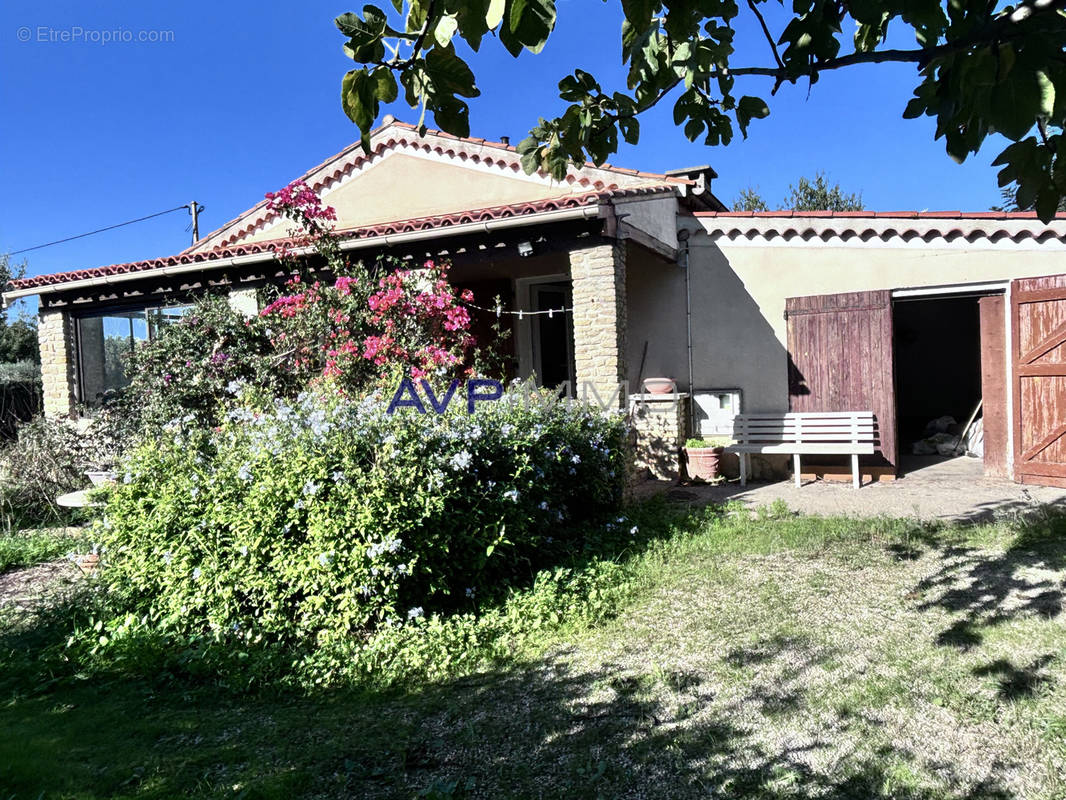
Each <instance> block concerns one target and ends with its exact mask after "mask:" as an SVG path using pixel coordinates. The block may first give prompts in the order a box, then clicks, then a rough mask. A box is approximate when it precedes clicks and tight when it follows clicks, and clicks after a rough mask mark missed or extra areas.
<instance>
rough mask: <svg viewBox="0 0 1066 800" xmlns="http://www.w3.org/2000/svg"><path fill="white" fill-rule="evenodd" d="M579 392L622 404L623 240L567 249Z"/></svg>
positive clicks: (623, 337)
mask: <svg viewBox="0 0 1066 800" xmlns="http://www.w3.org/2000/svg"><path fill="white" fill-rule="evenodd" d="M569 255H570V279H571V281H572V287H573V297H574V313H573V319H574V366H575V370H576V373H577V374H576V375H575V378H576V382H577V386H576V392H575V394H576V395H577V396H578V397H581V398H583V399H587V400H590V401H593V402H597V401H598V402H602V403H604V404H607V403H610V404H611V405H612V406H614V407H616V408H621V407H622V405H623V403H624V401H625V398H624V396H623V392H624V390H623V389H622V387H623V385H624V383H625V381H626V362H625V356H626V348H625V342H626V297H625V287H626V245H625V242H607V243H602V244H596V245H593V246H590V247H584V248H579V249H575V250H571V251H570V254H569Z"/></svg>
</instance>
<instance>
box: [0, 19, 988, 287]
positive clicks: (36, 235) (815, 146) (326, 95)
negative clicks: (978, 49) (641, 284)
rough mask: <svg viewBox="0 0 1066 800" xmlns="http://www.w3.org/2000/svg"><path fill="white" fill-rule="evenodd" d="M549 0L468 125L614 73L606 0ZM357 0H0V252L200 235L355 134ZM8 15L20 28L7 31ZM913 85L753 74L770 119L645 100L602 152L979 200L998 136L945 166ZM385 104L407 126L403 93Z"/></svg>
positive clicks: (32, 266) (850, 76) (867, 190)
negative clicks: (727, 138)
mask: <svg viewBox="0 0 1066 800" xmlns="http://www.w3.org/2000/svg"><path fill="white" fill-rule="evenodd" d="M381 5H383V6H386V7H387V6H389V3H388V2H387V0H385V2H382V3H381ZM769 5H771V6H772V5H773V4H772V3H771V4H769ZM559 7H560V21H559V25H558V27H557V29H556V33H555V35H554V37H553V39H552V41H551V42H550V44H549V46H548V47H547V48H546V50H545V51H544V52H543V53H542V54H540V55H539V56H530V55H528V54H524V55H523V56H522V57H520V58H518V59H512V58H511V57H510V56H509V55H508V54H507V53H506V51H504V50H503V48H502V47H500V46H499V45H498V44H497V43H496V42H495V41H493V40H486V42H485V45H484V46H483V48H482V51H481V53H480V54H477V55H475V56H472V57H471V59H470V61H471V64H472V66H473V67H474V70H475V73H477V74H478V76H479V85H480V87H481V90H482V96H481V97H480V98H478V99H477V100H475V101H473V103H472V111H471V129H472V133H473V135H475V136H484V137H486V138H498V137H499V136H501V135H510V136H511V137H512V140H513V141H518V140H519V139H521V138H522V137H523V136H524V135H525V132H526V131H527V130H528V129H529V127H530V126H531V125H532V124H534V123H535V122H536V117H537V116H538V115H544V116H548V115H551V114H553V113H555V112H557V111H558V110H559V109H560V107H561V103H560V101H559V100H558V98H557V96H556V94H555V86H556V83H557V82H558V80H559V79H560V78H561V77H563V75H564V74H566V73H567V72H568V71H569V70H570V69H572V68H573V67H575V66H580V67H581V68H583V69H586V70H588V71H590V72H592V73H594V74H596V75H597V76H598V77H600V79H601V81H602V82H603V83H604V84H605V85H607V86H610V85H612V83H611V82H612V81H613V82H614V83H613V85H614V86H615V87H618V86H621V85H622V70H621V67H620V65H619V57H618V49H619V46H618V27H619V24H620V19H621V17H620V14H621V12H620V10H619V9H618V6H617V2H616V0H610V2H608V3H603V2H599V0H560V6H559ZM356 8H358V5H357V4H354V3H353V4H345V3H343V2H340V1H339V0H335V1H334V2H321V0H304V2H300V3H288V2H286V3H269V2H256V3H251V2H225V3H222V2H218V0H215V2H211V3H207V2H200V1H199V0H186V2H183V3H181V4H162V3H145V2H143V1H142V2H137V3H133V2H126V3H120V2H114V1H113V0H101V2H94V3H91V4H90V3H85V2H84V0H81V2H50V3H47V4H43V3H39V2H26V1H25V0H6V1H5V3H4V4H3V8H2V9H0V42H2V44H0V108H2V109H3V119H4V126H3V133H2V139H0V142H2V148H3V149H2V158H0V181H2V185H3V186H4V189H5V191H4V192H3V200H0V252H7V251H12V250H17V249H20V248H23V247H30V246H32V245H36V244H39V243H42V242H46V241H50V240H53V239H59V238H62V237H65V236H70V235H74V234H77V233H82V232H85V231H88V230H92V229H95V228H99V227H103V226H105V225H109V224H113V223H116V222H121V221H124V220H127V219H132V218H135V217H140V216H143V215H145V214H150V213H153V212H155V211H161V210H163V209H166V208H171V207H173V206H176V205H179V204H181V203H187V202H189V201H190V200H193V199H195V200H197V201H199V202H200V203H202V204H203V205H204V206H206V211H205V213H204V214H203V216H202V218H201V231H202V232H207V231H209V230H212V229H214V228H215V227H217V226H219V225H221V224H222V223H224V222H226V221H228V220H229V219H231V218H233V217H234V216H236V215H237V214H238V213H240V212H241V211H243V210H244V209H245V208H248V207H249V206H251V205H253V204H254V203H256V202H258V201H259V200H260V199H261V198H262V196H263V193H264V192H267V191H270V190H274V189H277V188H278V187H280V186H282V185H283V184H285V183H286V182H288V181H289V180H291V179H292V178H294V177H296V176H298V175H299V174H301V173H302V172H303V171H304V170H306V169H307V168H309V167H311V166H313V165H315V164H317V163H318V162H320V161H322V160H323V159H324V158H326V157H327V156H329V155H331V154H333V153H335V152H337V151H339V150H340V149H342V148H343V147H345V146H346V145H348V144H349V143H350V142H352V141H353V140H354V139H355V138H356V136H357V133H356V130H355V128H354V126H353V125H352V124H351V123H350V122H349V121H348V119H347V118H346V117H345V116H344V113H343V112H342V111H341V107H340V102H339V93H340V80H341V76H342V75H343V74H344V72H345V70H346V69H348V68H349V66H351V62H349V61H347V60H346V59H345V57H344V55H343V53H342V51H341V45H342V37H341V36H340V34H339V33H338V32H337V31H336V29H335V28H334V27H333V24H332V20H333V18H334V17H335V16H336V15H337V14H339V13H342V12H344V11H348V10H354V9H356ZM21 28H27V29H29V32H30V41H28V42H22V41H20V40H19V37H20V29H21ZM77 28H81V29H82V30H83V31H90V30H94V31H129V32H131V33H132V34H133V35H136V33H137V32H139V31H142V30H144V31H172V34H168V36H170V38H172V41H169V42H159V43H122V42H112V43H108V44H103V43H94V42H85V41H81V42H63V41H38V38H39V36H41V35H42V31H43V36H44V37H45V38H48V37H49V36H56V37H59V36H62V35H63V32H64V31H73V30H75V29H77ZM21 35H22V36H25V35H26V34H25V33H22V34H21ZM84 35H85V34H83V36H84ZM894 43H895V42H894ZM898 44H902V45H903V46H910V45H909V42H908V41H907V40H906V39H901V40H900V42H899V43H898ZM738 50H739V51H740V52H739V53H738V56H737V58H736V60H735V61H734V64H735V65H739V64H741V63H742V62H747V63H759V64H762V63H765V62H766V61H767V59H768V57H769V55H768V52H767V48H766V44H765V42H764V41H762V40H761V39H760V38H758V37H757V36H755V35H754V33H753V34H752V35H750V36H746V37H741V38H740V39H739V40H738ZM915 82H916V77H915V73H914V69H913V67H910V66H906V65H881V66H868V67H861V68H855V69H850V70H846V71H843V72H839V73H836V74H827V75H826V76H825V77H824V78H823V79H822V81H821V82H819V83H818V84H816V85H815V86H814V88H813V90H812V91H811V92H810V93H809V95H808V90H807V87H806V86H805V85H801V86H784V87H782V89H781V91H780V92H779V94H778V96H777V97H776V98H773V99H770V98H769V97H768V93H769V89H770V85H769V82H768V81H766V80H764V79H758V78H753V79H749V81H748V82H747V83H746V84H744V90H743V93H748V94H761V95H762V96H764V97H766V98H767V99H768V100H770V103H771V110H772V113H771V116H770V118H769V119H766V120H762V121H756V122H755V123H754V124H753V126H752V129H751V130H750V132H749V138H748V139H747V140H740V139H739V138H738V139H737V140H735V141H734V142H733V144H732V145H730V146H729V147H719V148H706V147H703V146H702V145H699V144H691V143H689V142H687V141H686V140H685V139H684V137H683V136H682V135H681V134H680V132H679V131H678V130H677V129H676V128H675V127H674V126H673V123H672V119H671V114H670V107H669V104H668V103H664V104H662V107H661V108H657V109H655V110H654V111H653V112H652V113H651V114H649V115H648V116H647V117H646V118H645V119H644V120H643V126H642V139H641V142H640V144H639V145H638V146H637V147H628V146H627V147H625V149H624V150H623V151H622V152H621V153H619V155H618V156H617V157H616V158H614V159H613V161H614V163H617V164H621V165H624V166H631V167H639V168H642V169H647V170H653V171H656V170H663V169H669V168H672V167H681V166H690V165H695V164H711V165H712V166H714V167H715V169H716V170H717V171H718V173H719V175H720V178H719V179H718V181H717V182H716V183H715V186H714V190H715V192H716V194H718V195H719V197H721V198H722V199H723V200H725V201H726V202H731V201H732V200H733V199H734V198H735V197H736V195H737V193H738V191H739V190H740V189H742V188H744V187H746V186H749V185H750V186H756V187H758V188H759V190H760V191H761V192H762V193H763V194H764V196H766V197H767V199H768V200H769V201H770V202H771V204H773V203H776V202H778V201H779V200H780V199H781V198H782V197H783V196H784V194H785V193H786V190H787V188H788V184H789V183H790V182H792V181H795V179H796V178H797V177H799V176H801V175H811V174H813V173H814V172H815V171H816V170H824V171H826V172H827V173H828V175H829V177H830V179H831V180H834V181H839V182H840V184H841V185H842V187H843V188H845V189H847V190H849V191H859V190H861V191H862V193H863V199H864V201H865V202H866V205H867V207H868V208H871V209H877V210H899V209H963V210H976V211H983V210H987V209H988V207H989V206H990V205H991V204H993V203H995V202H997V200H998V197H999V195H998V191H997V189H996V179H995V169H994V168H992V167H991V166H990V162H991V161H992V159H993V158H994V157H995V155H996V153H997V152H998V150H999V149H1001V146H1000V142H997V141H991V142H990V145H991V146H990V147H987V148H986V150H985V151H984V152H982V153H981V154H980V155H979V156H978V157H977V158H976V159H971V160H969V161H967V162H966V163H965V164H964V165H962V166H960V165H957V164H955V163H954V162H953V161H951V160H950V159H949V158H948V157H947V156H946V155H945V153H944V149H943V145H942V143H941V142H934V140H933V122H932V120H918V121H904V120H902V119H901V117H900V115H901V112H902V110H903V107H904V105H905V104H906V102H907V100H908V98H909V97H910V94H911V89H912V88H913V86H914V85H915ZM389 110H390V111H392V113H394V114H395V115H396V116H398V117H399V118H401V119H406V120H409V121H415V115H414V112H413V111H411V110H410V109H407V108H406V107H403V106H402V104H397V105H396V106H394V107H393V108H392V109H389ZM383 113H384V112H383ZM417 190H418V187H414V186H412V187H410V191H412V192H415V191H417ZM187 226H188V216H187V215H183V214H182V213H181V212H179V213H175V214H172V215H167V216H164V217H161V218H158V219H155V220H152V221H150V222H146V223H141V224H138V225H133V226H129V227H126V228H123V229H120V230H118V231H112V232H109V233H105V234H101V235H98V236H94V237H90V238H88V239H83V240H80V241H76V242H72V243H69V244H64V245H59V246H56V247H51V248H48V249H45V250H40V251H36V252H33V253H28V254H26V256H25V257H26V258H27V260H28V265H29V272H30V274H40V273H47V272H55V271H61V270H67V269H77V268H82V267H91V266H98V265H100V264H108V263H116V262H122V261H129V260H134V259H140V258H148V257H153V256H159V255H167V254H171V253H174V252H177V251H178V250H180V249H182V248H183V247H185V246H186V245H187V244H188V243H189V233H188V232H187V230H186V228H187ZM18 258H22V257H21V256H20V257H18Z"/></svg>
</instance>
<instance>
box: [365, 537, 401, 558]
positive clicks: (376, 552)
mask: <svg viewBox="0 0 1066 800" xmlns="http://www.w3.org/2000/svg"><path fill="white" fill-rule="evenodd" d="M401 547H403V542H402V541H400V540H399V539H389V540H387V541H382V542H378V543H377V544H372V545H370V547H368V548H367V549H366V554H367V555H368V556H370V557H371V558H377V557H378V556H380V555H381V554H382V553H385V552H389V553H397V552H399V551H400V548H401Z"/></svg>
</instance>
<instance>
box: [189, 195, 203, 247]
mask: <svg viewBox="0 0 1066 800" xmlns="http://www.w3.org/2000/svg"><path fill="white" fill-rule="evenodd" d="M203 210H204V207H203V206H202V205H200V204H199V203H197V202H196V201H195V200H193V201H192V202H191V203H189V214H191V215H192V243H193V244H196V243H197V242H198V241H199V240H200V212H201V211H203Z"/></svg>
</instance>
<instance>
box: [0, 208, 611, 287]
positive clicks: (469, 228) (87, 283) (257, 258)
mask: <svg viewBox="0 0 1066 800" xmlns="http://www.w3.org/2000/svg"><path fill="white" fill-rule="evenodd" d="M603 205H604V204H602V203H597V204H595V205H589V206H581V207H579V208H564V209H556V210H554V211H541V212H539V213H535V214H524V215H519V216H514V217H502V218H500V219H490V220H485V221H483V222H465V223H462V224H460V225H451V226H448V227H445V228H430V229H427V230H424V231H407V232H405V233H392V234H385V235H384V236H370V237H367V238H365V239H351V240H348V241H342V242H341V245H340V248H341V250H342V251H351V250H370V249H373V248H376V247H392V246H394V245H401V244H408V243H412V242H421V241H425V240H427V239H442V238H451V237H454V236H462V235H464V234H469V233H490V232H492V231H498V230H508V229H510V228H521V227H525V226H527V225H537V224H544V223H551V222H568V221H571V220H583V219H590V218H592V217H599V216H603V213H602V208H603ZM608 205H609V204H608ZM293 252H294V253H295V254H296V255H307V254H309V253H312V252H314V251H313V249H312V248H310V247H304V248H300V249H299V250H294V251H293ZM273 260H274V253H273V252H272V251H270V250H264V251H262V252H260V253H249V254H247V255H243V256H230V257H229V258H218V259H205V260H204V261H194V262H192V263H189V264H174V265H172V266H167V267H155V268H153V269H145V270H134V271H132V272H121V273H117V274H115V275H96V276H94V277H92V278H81V279H79V280H74V281H66V282H63V283H51V284H45V285H44V286H31V287H28V288H25V289H15V290H13V291H10V292H4V294H3V307H4V308H7V307H8V306H9V305H11V303H12V302H13V301H14V300H18V299H19V298H21V297H32V296H34V295H46V294H55V293H56V292H68V291H77V290H79V289H89V288H94V287H97V286H110V285H114V284H118V283H129V282H131V281H139V280H144V279H145V278H152V277H167V276H171V275H184V274H186V273H190V272H205V271H208V270H216V269H221V268H223V267H241V266H246V265H249V264H258V263H265V262H268V261H273Z"/></svg>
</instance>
